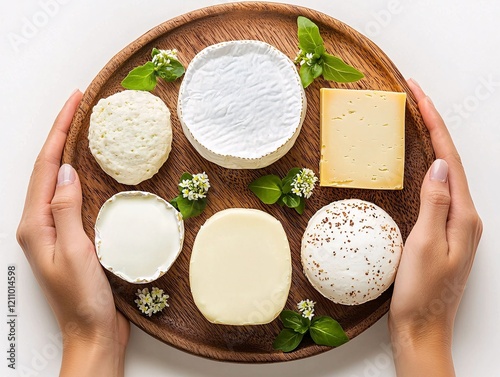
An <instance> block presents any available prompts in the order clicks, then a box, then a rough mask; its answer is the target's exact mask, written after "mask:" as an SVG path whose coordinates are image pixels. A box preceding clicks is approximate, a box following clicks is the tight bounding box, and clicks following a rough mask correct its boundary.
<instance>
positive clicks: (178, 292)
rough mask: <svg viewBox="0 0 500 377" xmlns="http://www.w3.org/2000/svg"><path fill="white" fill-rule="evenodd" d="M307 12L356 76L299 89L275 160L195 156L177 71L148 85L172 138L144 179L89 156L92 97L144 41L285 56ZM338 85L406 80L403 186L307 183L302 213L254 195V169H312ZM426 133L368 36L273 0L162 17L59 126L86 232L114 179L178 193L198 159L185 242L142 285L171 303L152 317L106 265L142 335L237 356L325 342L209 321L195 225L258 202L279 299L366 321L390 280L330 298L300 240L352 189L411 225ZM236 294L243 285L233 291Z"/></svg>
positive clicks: (383, 305) (389, 86) (214, 355)
mask: <svg viewBox="0 0 500 377" xmlns="http://www.w3.org/2000/svg"><path fill="white" fill-rule="evenodd" d="M299 15H302V16H305V17H308V18H309V19H311V20H312V21H314V22H315V23H316V24H317V25H318V26H319V28H320V31H321V35H322V36H323V39H324V40H325V46H326V49H327V51H329V52H330V53H333V54H336V55H338V56H340V57H342V58H343V59H344V60H345V61H346V62H347V63H349V64H351V65H353V66H354V67H356V68H358V69H360V70H361V71H362V72H363V73H364V74H365V78H364V79H362V80H361V81H358V82H356V83H352V84H336V83H333V82H327V81H323V80H322V79H318V80H316V81H315V82H314V83H313V84H312V85H310V86H309V87H308V88H307V89H306V95H307V102H308V105H307V116H306V118H305V121H304V124H303V127H302V132H301V134H300V136H299V138H298V139H297V142H296V143H295V146H294V147H293V148H292V149H291V150H290V152H289V153H288V154H287V155H286V156H285V157H283V158H281V159H280V160H279V161H277V162H276V163H274V164H273V165H271V166H269V167H267V168H264V169H259V170H229V169H225V168H221V167H219V166H217V165H214V164H212V163H210V162H208V161H206V160H205V159H203V158H202V157H201V156H200V155H199V154H198V153H197V152H196V151H195V150H194V148H193V147H192V146H191V145H190V143H189V142H188V141H187V139H186V138H185V137H184V134H183V133H182V129H181V126H180V124H179V120H178V117H177V114H176V105H177V94H178V90H179V86H180V82H181V80H177V81H176V82H174V83H165V82H163V81H162V80H160V82H159V85H158V86H157V87H156V89H155V90H154V91H153V93H154V94H155V95H157V96H159V97H161V98H162V99H163V101H165V103H166V104H167V105H168V107H169V108H170V110H171V112H172V126H173V133H174V138H173V149H172V153H171V154H170V157H169V158H168V160H167V162H166V163H165V164H164V166H163V167H162V168H161V169H160V171H159V173H158V174H156V175H155V176H154V177H153V178H152V179H150V180H148V181H145V182H142V183H141V184H139V185H137V186H126V185H122V184H119V183H117V182H116V181H115V180H114V179H113V178H111V177H109V176H108V175H106V173H104V172H103V171H102V170H101V169H100V168H99V166H98V165H97V163H96V161H95V160H94V158H93V157H92V155H91V153H90V150H89V146H88V140H87V133H88V127H89V119H90V114H91V111H92V108H93V106H94V105H95V104H96V103H97V101H98V100H99V99H101V98H103V97H108V96H110V95H111V94H114V93H116V92H119V91H121V90H123V88H122V87H121V85H120V82H121V81H122V79H123V78H124V77H125V76H126V75H127V73H128V72H129V71H130V70H131V69H132V68H134V67H136V66H138V65H141V64H144V63H145V62H146V61H148V60H149V59H150V54H151V50H152V48H153V47H157V48H160V49H170V48H177V49H178V50H179V51H180V55H179V57H180V60H181V61H182V62H183V63H184V65H185V66H187V65H188V64H189V62H190V61H191V59H192V58H193V57H194V56H195V54H196V53H198V52H199V51H201V50H202V49H203V48H205V47H207V46H209V45H212V44H215V43H218V42H222V41H227V40H238V39H256V40H261V41H265V42H268V43H270V44H272V45H274V46H276V47H277V48H278V49H279V50H281V51H283V52H284V53H285V54H286V55H288V56H289V57H290V58H291V59H293V58H294V57H295V55H296V53H297V43H298V42H297V25H296V20H297V16H299ZM321 87H340V88H353V89H378V90H392V91H406V92H407V93H408V94H409V95H408V100H407V107H406V110H407V113H406V133H405V136H406V143H405V144H406V158H405V164H406V166H405V177H404V186H405V188H404V189H403V190H402V191H373V190H360V189H337V188H322V187H317V188H316V190H315V192H314V195H313V196H312V198H311V199H309V200H308V201H307V207H306V210H305V212H304V214H303V215H302V216H300V215H298V214H297V213H296V212H295V211H294V210H291V209H289V208H281V207H280V206H278V205H274V206H267V205H264V204H262V203H261V202H260V201H259V200H258V199H257V198H256V197H255V196H254V195H253V194H252V193H251V192H250V190H248V188H247V186H248V184H249V183H250V182H251V181H252V180H254V179H255V178H257V177H260V176H262V175H264V174H278V175H281V176H284V175H285V174H286V172H287V171H288V170H289V169H290V168H292V167H295V166H299V167H310V168H312V169H313V170H314V171H315V172H316V173H318V164H319V158H320V152H319V146H320V142H319V89H320V88H321ZM433 158H434V157H433V150H432V146H431V143H430V139H429V135H428V133H427V130H426V128H425V126H424V123H423V121H422V119H421V117H420V114H419V112H418V109H417V107H416V103H415V100H414V98H413V96H412V95H411V94H410V90H409V88H408V86H407V85H406V82H405V80H404V79H403V77H402V76H401V74H400V73H399V72H398V70H397V69H396V68H395V66H394V65H393V64H392V62H391V61H390V60H389V59H388V58H387V56H386V55H385V54H384V53H383V52H382V51H381V50H380V49H379V48H378V47H377V46H376V45H375V44H373V43H372V42H371V41H369V40H368V39H367V38H365V37H364V36H362V35H361V34H359V33H358V32H356V31H355V30H353V29H351V28H350V27H349V26H347V25H345V24H343V23H342V22H340V21H337V20H335V19H333V18H331V17H329V16H327V15H325V14H322V13H319V12H316V11H313V10H310V9H307V8H302V7H298V6H292V5H284V4H271V3H258V2H255V3H251V2H247V3H234V4H224V5H218V6H213V7H210V8H205V9H201V10H198V11H194V12H191V13H189V14H186V15H183V16H180V17H177V18H174V19H172V20H170V21H167V22H165V23H163V24H161V25H159V26H157V27H155V28H154V29H152V30H151V31H149V32H147V33H146V34H144V35H143V36H142V37H140V38H139V39H137V40H136V41H134V42H132V43H131V44H130V45H128V46H127V47H126V48H124V49H123V50H122V51H120V52H119V53H118V54H117V55H116V56H115V57H114V58H113V59H111V61H110V62H109V63H108V64H107V65H106V66H105V67H104V68H103V69H102V71H101V72H99V74H98V75H97V76H96V78H95V79H94V81H93V82H92V83H91V84H90V86H89V88H88V89H87V91H86V92H85V94H84V97H83V100H82V102H81V104H80V107H79V109H78V112H77V114H76V115H75V118H74V119H73V124H72V126H71V130H70V133H69V136H68V140H67V143H66V147H65V150H64V156H63V162H65V163H70V164H72V165H73V166H74V167H75V168H76V169H77V171H78V173H79V175H80V179H81V181H82V188H83V210H82V211H83V221H84V227H85V231H86V232H87V234H88V236H89V237H90V238H91V239H94V223H95V220H96V217H97V213H98V211H99V208H100V207H101V205H102V204H103V203H104V202H105V201H106V199H108V198H109V197H111V196H112V195H113V194H115V193H117V192H119V191H124V190H143V191H150V192H153V193H155V194H157V195H160V196H161V197H163V198H166V199H167V200H169V199H171V198H173V197H174V196H176V195H177V182H178V179H179V177H180V175H181V174H182V173H183V172H185V171H187V172H191V173H196V172H202V171H205V172H207V173H208V175H209V177H210V182H211V185H212V188H211V190H210V193H209V204H208V207H207V209H206V210H205V212H204V213H203V214H202V215H200V216H199V217H196V218H192V219H188V220H186V221H185V227H186V235H185V243H184V249H183V251H182V253H181V255H180V256H179V258H178V260H177V261H176V262H175V263H174V265H173V266H172V268H171V269H170V270H169V271H168V273H167V274H166V275H164V276H163V277H162V278H160V279H158V280H157V281H155V282H154V283H153V284H147V285H145V286H147V287H149V288H151V286H158V287H160V288H162V289H164V290H165V291H166V292H167V293H168V294H169V295H170V297H171V298H170V300H169V302H170V307H169V308H167V309H166V310H164V311H163V312H162V313H161V314H159V315H154V316H152V317H151V318H149V317H145V316H143V315H142V314H141V313H140V312H139V311H138V310H137V308H136V305H135V304H134V299H135V296H134V294H135V292H136V291H137V288H139V287H140V288H142V287H143V286H141V285H135V284H130V283H127V282H125V281H123V280H120V279H119V278H117V277H115V276H114V275H112V274H110V273H107V276H108V278H109V281H110V282H111V286H112V289H113V292H114V297H115V301H116V305H117V307H118V308H119V310H120V311H121V312H122V313H123V314H124V315H125V316H126V317H127V318H129V319H130V320H131V321H132V322H133V323H134V324H136V325H137V326H139V327H140V328H141V329H143V330H144V331H146V332H147V333H149V334H151V335H152V336H154V337H156V338H158V339H160V340H162V341H164V342H166V343H168V344H170V345H172V346H174V347H177V348H179V349H181V350H184V351H187V352H190V353H193V354H196V355H200V356H204V357H208V358H211V359H217V360H226V361H236V362H274V361H286V360H293V359H299V358H303V357H307V356H311V355H315V354H318V353H321V352H324V351H327V350H329V349H331V348H329V347H322V346H317V345H315V344H313V343H312V341H311V340H310V339H309V340H308V339H305V341H304V342H303V344H302V345H301V346H300V347H299V348H298V349H297V350H295V351H294V352H291V353H282V352H279V351H274V350H273V348H272V346H271V344H272V342H273V340H274V338H275V337H276V335H277V334H278V333H279V331H280V329H281V327H282V326H281V323H280V321H279V320H275V321H273V322H272V323H270V324H268V325H259V326H242V327H233V326H223V325H214V324H211V323H209V322H208V321H207V320H205V319H204V318H203V316H202V315H201V313H200V312H199V311H198V309H197V308H196V306H195V304H194V302H193V298H192V295H191V292H190V288H189V259H190V255H191V248H192V245H193V242H194V239H195V236H196V234H197V232H198V230H199V228H200V226H201V225H202V224H203V223H204V222H205V221H206V220H207V219H208V218H209V217H210V216H212V215H213V214H214V213H216V212H218V211H220V210H223V209H226V208H232V207H243V208H257V209H261V210H263V211H266V212H268V213H270V214H271V215H273V216H275V217H276V218H277V219H279V220H280V221H281V222H282V224H283V226H284V228H285V230H286V232H287V235H288V239H289V241H290V247H291V250H292V259H293V279H292V280H293V281H292V287H291V290H290V295H289V297H288V301H287V304H286V308H289V309H293V308H294V307H295V304H296V303H297V302H298V301H300V300H302V299H305V298H309V299H312V300H314V301H316V302H317V306H316V313H317V314H318V315H323V314H324V315H330V316H332V317H333V318H336V319H337V320H338V321H339V322H340V323H341V324H342V326H343V327H344V329H345V330H346V332H347V334H348V336H349V337H350V338H354V337H355V336H357V335H358V334H360V333H361V332H362V331H364V330H365V329H367V328H368V327H369V326H371V325H372V324H373V323H375V322H376V321H377V320H378V319H379V318H380V317H381V316H382V315H383V314H384V313H386V312H387V310H388V308H389V303H390V299H391V294H392V288H391V289H389V290H388V291H387V292H385V293H384V294H383V295H382V296H381V297H379V298H378V299H376V300H374V301H371V302H368V303H365V304H363V305H359V306H352V307H351V306H343V305H336V304H334V303H333V302H331V301H329V300H327V299H325V298H323V296H321V295H320V294H319V293H318V292H317V291H316V290H315V289H314V288H313V287H312V286H311V285H310V284H309V282H308V281H307V279H306V278H305V276H304V274H303V273H302V266H301V262H300V242H301V237H302V234H303V232H304V230H305V228H306V225H307V222H308V220H309V218H310V217H311V216H312V215H313V214H314V213H315V212H316V211H317V210H318V209H320V208H321V207H323V206H324V205H326V204H328V203H330V202H332V201H334V200H340V199H346V198H360V199H364V200H368V201H371V202H373V203H376V204H377V205H379V206H380V207H382V208H384V209H385V210H386V211H387V212H388V213H389V214H390V215H391V216H392V217H393V218H394V219H395V221H396V222H397V224H398V225H399V227H400V229H401V232H402V234H403V237H404V239H406V237H407V236H408V233H409V232H410V230H411V229H412V227H413V225H414V223H415V221H416V219H417V215H418V210H419V192H420V185H421V182H422V179H423V177H424V175H425V172H426V171H427V168H428V166H430V164H431V162H432V161H433ZM242 294H243V293H242Z"/></svg>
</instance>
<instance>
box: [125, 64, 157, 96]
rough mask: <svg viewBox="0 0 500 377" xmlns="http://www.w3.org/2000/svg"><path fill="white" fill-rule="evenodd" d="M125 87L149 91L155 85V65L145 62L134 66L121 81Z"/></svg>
mask: <svg viewBox="0 0 500 377" xmlns="http://www.w3.org/2000/svg"><path fill="white" fill-rule="evenodd" d="M122 86H123V87H124V88H125V89H134V90H146V91H151V90H153V89H154V88H155V86H156V76H155V65H154V64H153V63H152V62H147V63H146V64H144V65H141V66H139V67H136V68H134V69H133V70H131V71H130V72H129V74H128V75H127V77H125V78H124V79H123V81H122Z"/></svg>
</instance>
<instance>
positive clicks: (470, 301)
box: [0, 0, 500, 377]
mask: <svg viewBox="0 0 500 377" xmlns="http://www.w3.org/2000/svg"><path fill="white" fill-rule="evenodd" d="M54 1H55V0H41V1H38V0H36V1H35V0H24V1H9V2H7V1H5V0H4V1H2V5H0V51H1V59H0V72H1V73H0V74H1V77H2V81H1V84H0V99H1V102H0V103H1V105H0V109H1V111H0V119H1V123H0V124H1V126H0V127H1V128H0V248H1V253H2V257H1V267H0V292H1V294H0V316H3V319H0V321H1V323H2V325H0V355H2V356H0V370H1V372H0V375H2V376H6V375H7V376H11V375H12V376H14V375H20V376H23V375H32V376H54V375H57V373H58V370H59V364H60V358H61V351H60V343H59V341H58V340H57V335H58V333H59V330H58V328H57V324H56V322H55V320H54V318H53V316H52V313H51V311H50V308H49V307H48V305H47V303H46V301H45V299H44V297H43V295H42V293H41V291H40V289H39V287H38V285H37V283H36V281H35V279H34V277H33V275H32V273H31V270H30V268H29V266H28V264H27V262H26V260H25V258H24V256H23V253H22V252H21V249H20V248H19V246H18V245H17V243H16V241H15V230H16V227H17V223H18V221H19V218H20V215H21V211H22V207H23V201H24V195H25V190H26V187H27V184H28V179H29V176H30V172H31V169H32V166H33V162H34V160H35V158H36V155H37V153H38V151H39V149H40V147H41V145H42V143H43V141H44V140H45V137H46V135H47V132H48V130H49V128H50V126H51V124H52V122H53V119H54V118H55V116H56V114H57V113H58V111H59V109H60V108H61V106H62V104H63V103H64V101H65V100H66V98H67V97H68V96H69V94H70V93H71V92H72V91H73V89H75V88H80V89H81V90H82V91H83V90H85V88H86V87H87V86H88V85H89V83H90V82H91V80H92V79H93V77H94V76H95V75H96V74H97V73H98V72H99V70H100V69H101V68H102V67H103V66H104V65H105V64H106V63H107V62H108V60H109V59H110V58H111V57H112V56H113V55H114V54H116V53H117V52H118V51H120V50H121V49H122V48H124V47H125V46H126V45H127V44H128V43H130V42H132V41H133V40H135V39H136V38H137V37H139V36H140V35H142V34H143V33H145V32H146V31H148V30H149V29H151V28H153V27H154V26H156V25H157V24H159V23H161V22H163V21H166V20H168V19H170V18H172V17H175V16H178V15H180V14H183V13H186V12H189V11H191V10H194V9H197V8H200V7H204V6H209V5H214V4H217V3H219V2H218V1H215V0H196V1H195V0H191V1H167V0H162V1H160V0H149V1H147V2H146V1H144V2H139V1H137V0H120V1H108V2H103V1H97V0H88V1H85V2H83V1H80V2H78V1H75V0H64V1H63V0H59V1H58V3H55V4H56V5H54ZM289 2H290V3H293V4H299V5H303V6H308V7H310V8H313V9H317V10H320V11H322V12H324V13H326V14H328V15H330V16H332V17H335V18H337V19H339V20H341V21H343V22H345V23H347V24H349V25H350V26H352V27H354V28H355V29H357V30H358V31H360V32H362V33H364V34H365V35H367V36H368V37H370V38H371V39H372V40H373V41H374V42H375V43H377V44H378V45H379V46H380V47H381V48H382V49H383V50H384V51H385V52H386V53H387V55H388V56H389V57H390V58H391V59H392V60H393V61H394V63H395V64H396V66H397V67H399V69H400V71H401V72H402V73H403V75H404V76H405V77H414V78H416V79H417V80H418V81H419V83H420V84H421V86H422V87H423V88H424V89H425V90H426V91H427V93H428V94H429V95H430V96H431V97H432V98H433V99H434V102H435V104H436V106H437V107H438V109H439V110H440V111H441V112H442V114H443V115H444V116H445V119H446V120H447V121H448V125H449V127H450V129H451V133H452V135H453V137H454V139H455V142H456V144H457V146H458V149H459V151H460V153H461V155H462V158H463V162H464V165H465V167H466V170H467V173H468V178H469V183H470V187H471V191H472V194H473V197H474V199H475V203H476V206H477V208H478V211H479V213H480V215H481V216H482V218H483V221H484V227H485V230H484V234H483V238H482V241H481V245H480V247H479V251H478V254H477V258H476V262H475V265H474V268H473V270H472V273H471V276H470V279H469V283H468V286H467V289H466V292H465V296H464V298H463V301H462V304H461V307H460V310H459V313H458V317H457V321H456V328H455V338H454V342H453V354H454V358H455V364H456V369H457V372H458V375H462V376H494V375H499V371H500V368H499V367H498V364H499V362H498V350H499V348H500V347H499V346H498V336H499V335H500V321H499V320H498V319H499V318H500V306H499V305H500V304H499V301H500V300H499V294H498V292H499V291H500V277H499V276H500V274H499V273H498V270H499V267H500V254H499V253H498V246H497V247H495V240H494V237H495V228H497V227H498V224H499V223H500V218H499V212H500V211H499V210H500V208H499V205H498V201H497V199H498V194H497V193H498V186H499V184H500V178H499V175H498V173H499V169H498V168H497V163H498V162H499V161H500V127H499V121H498V113H497V111H496V110H498V109H499V106H498V105H499V103H500V102H499V99H500V70H499V61H500V52H499V51H500V27H499V26H498V25H499V23H498V18H499V16H500V2H498V1H495V0H476V1H472V0H469V1H465V0H440V1H432V0H419V1H415V0H414V1H410V0H399V1H398V0H371V1H361V0H349V1H346V0H343V1H340V0H328V1H326V0H307V1H306V0H289ZM44 3H51V4H52V6H51V7H48V8H47V7H46V6H44V5H43V4H44ZM27 22H30V23H32V24H34V25H35V29H34V30H33V28H32V29H31V30H28V29H26V27H25V24H26V23H27ZM19 38H21V39H19ZM497 233H498V230H497ZM11 263H13V264H16V266H17V275H18V285H17V286H18V308H17V309H18V313H19V318H18V335H19V339H18V349H17V352H18V367H20V366H22V367H24V370H25V371H28V372H29V373H20V371H19V370H18V371H17V372H16V373H11V371H10V370H9V369H8V368H7V361H6V357H5V355H6V353H7V331H8V328H7V326H6V324H5V322H6V320H7V319H6V311H7V308H6V306H7V305H6V303H7V300H6V291H7V265H8V264H11ZM3 334H5V335H3ZM388 344H389V343H388V332H387V326H386V317H384V318H382V319H381V320H380V321H379V322H378V323H377V324H375V325H374V326H373V327H372V328H370V329H369V330H367V331H366V332H365V333H363V334H362V335H360V336H359V337H357V338H356V339H354V340H353V341H351V342H349V343H348V344H346V345H344V346H342V347H341V348H339V349H336V350H333V351H330V352H326V353H324V354H322V355H319V356H315V357H312V358H309V359H305V360H299V361H295V362H288V363H280V364H272V365H238V364H231V363H220V362H215V361H210V360H205V359H202V358H199V357H196V356H191V355H189V354H186V353H183V352H181V351H178V350H176V349H174V348H172V347H169V346H167V345H165V344H163V343H161V342H159V341H157V340H155V339H153V338H152V337H150V336H148V335H146V334H145V333H143V332H142V331H140V330H138V329H137V328H135V327H133V328H132V335H131V339H130V345H129V347H128V351H127V361H126V375H128V376H146V375H148V376H214V377H215V376H233V375H234V376H242V377H245V376H256V375H259V376H275V375H285V376H307V377H313V376H333V375H335V376H348V377H354V376H393V375H394V374H395V373H394V368H393V366H392V359H391V355H390V353H389V351H388V346H387V345H388Z"/></svg>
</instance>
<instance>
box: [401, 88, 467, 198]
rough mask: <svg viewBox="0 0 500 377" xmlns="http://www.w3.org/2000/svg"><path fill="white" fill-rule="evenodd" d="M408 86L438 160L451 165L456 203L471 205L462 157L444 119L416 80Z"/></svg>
mask: <svg viewBox="0 0 500 377" xmlns="http://www.w3.org/2000/svg"><path fill="white" fill-rule="evenodd" d="M408 85H409V86H410V89H411V90H412V92H413V94H414V95H415V98H417V101H418V107H419V109H420V113H421V114H422V118H423V119H424V123H425V125H426V127H427V129H428V130H429V134H430V137H431V142H432V147H433V148H434V152H435V154H436V158H438V159H444V160H446V162H447V163H448V165H449V184H450V190H451V194H452V197H453V199H454V201H455V200H456V203H457V204H458V205H459V207H463V206H469V205H471V204H472V199H471V196H470V191H469V185H468V183H467V177H466V176H465V171H464V168H463V165H462V162H461V160H460V156H459V154H458V151H457V149H456V147H455V144H454V143H453V140H452V138H451V135H450V133H449V132H448V129H447V128H446V124H445V123H444V121H443V118H442V117H441V115H439V112H438V111H437V110H436V107H435V106H434V104H433V103H432V101H431V99H430V98H429V97H427V96H426V95H425V93H424V91H423V90H422V88H420V86H419V85H418V84H417V83H416V82H415V80H413V79H410V80H408Z"/></svg>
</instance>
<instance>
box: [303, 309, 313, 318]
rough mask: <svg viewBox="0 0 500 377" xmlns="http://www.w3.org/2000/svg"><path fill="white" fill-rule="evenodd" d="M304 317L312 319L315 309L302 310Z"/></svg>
mask: <svg viewBox="0 0 500 377" xmlns="http://www.w3.org/2000/svg"><path fill="white" fill-rule="evenodd" d="M302 317H304V318H307V319H309V320H311V319H312V318H313V317H314V309H313V308H311V309H306V310H304V311H303V312H302Z"/></svg>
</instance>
